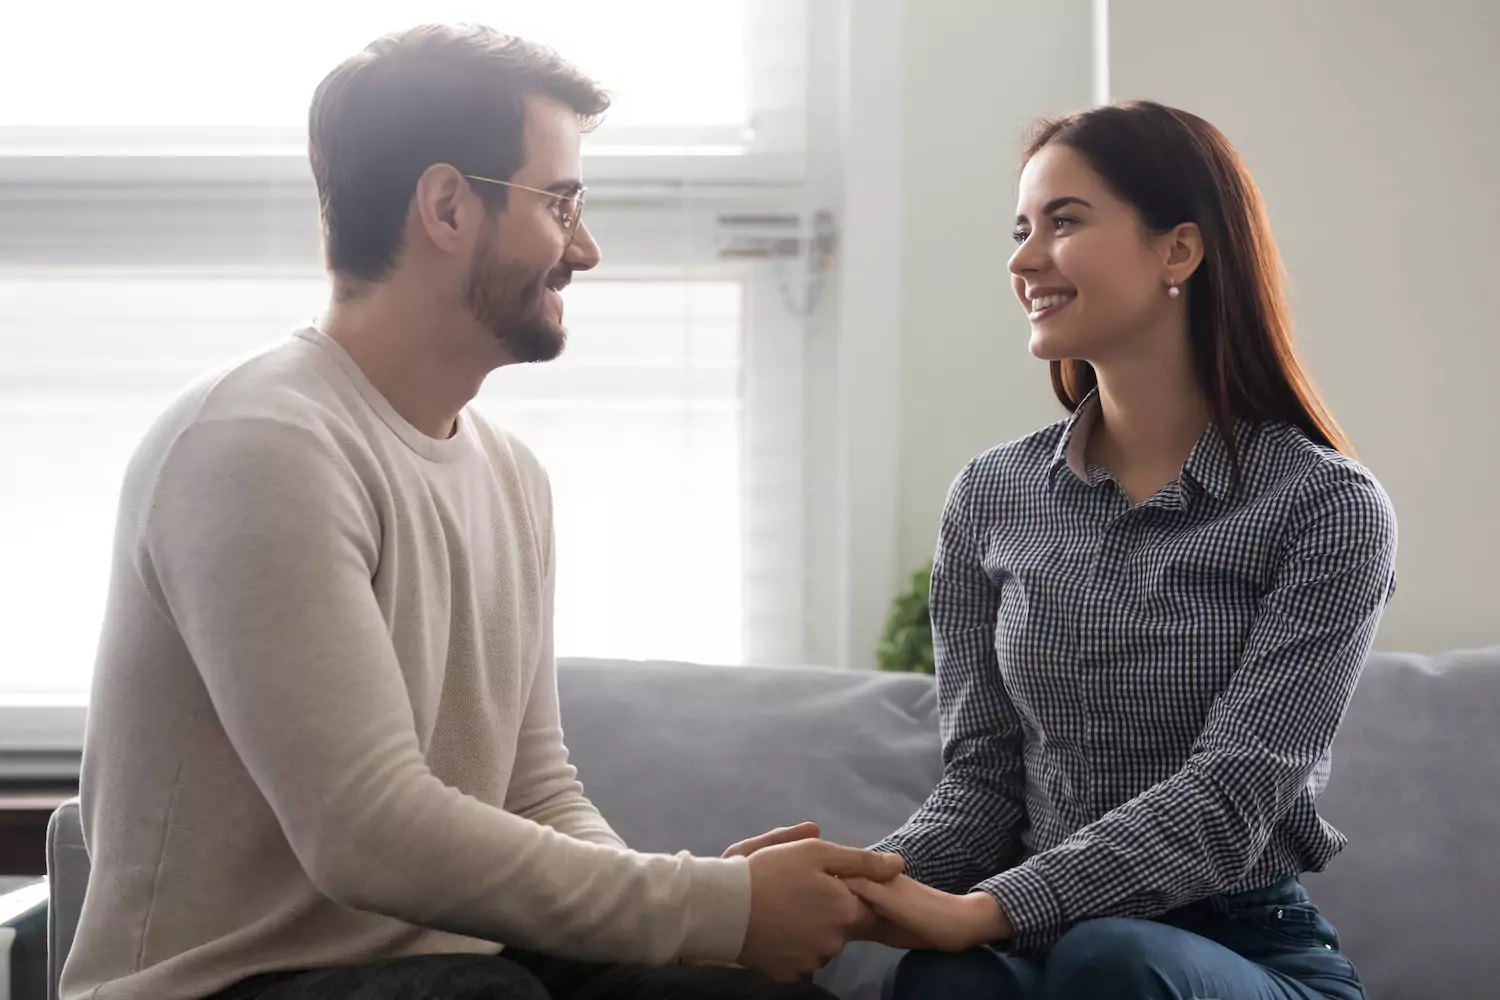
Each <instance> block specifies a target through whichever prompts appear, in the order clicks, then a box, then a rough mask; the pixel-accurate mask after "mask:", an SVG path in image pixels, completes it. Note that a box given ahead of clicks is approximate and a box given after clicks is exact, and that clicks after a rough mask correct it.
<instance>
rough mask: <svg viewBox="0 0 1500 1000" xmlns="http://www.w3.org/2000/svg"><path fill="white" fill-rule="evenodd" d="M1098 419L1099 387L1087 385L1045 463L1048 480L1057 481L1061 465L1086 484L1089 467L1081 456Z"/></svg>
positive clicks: (1053, 483)
mask: <svg viewBox="0 0 1500 1000" xmlns="http://www.w3.org/2000/svg"><path fill="white" fill-rule="evenodd" d="M1098 421H1099V390H1098V389H1097V388H1095V389H1090V390H1089V394H1088V395H1087V396H1085V397H1083V402H1081V403H1079V404H1078V406H1077V407H1076V408H1075V409H1074V410H1073V415H1072V416H1071V417H1069V418H1068V422H1067V424H1066V425H1064V427H1063V433H1062V439H1061V440H1059V441H1058V442H1057V448H1056V450H1054V451H1053V452H1052V462H1051V464H1050V465H1049V466H1048V467H1047V477H1048V484H1049V485H1052V486H1055V485H1056V484H1057V477H1058V474H1059V473H1061V472H1062V471H1063V470H1064V469H1066V470H1067V471H1069V472H1071V473H1072V474H1073V475H1074V477H1075V478H1077V479H1078V481H1079V482H1081V483H1085V484H1088V483H1089V482H1090V480H1089V467H1088V461H1087V460H1086V459H1085V458H1084V452H1085V450H1086V449H1087V448H1088V443H1089V433H1090V432H1091V431H1092V430H1093V429H1094V424H1096V423H1098Z"/></svg>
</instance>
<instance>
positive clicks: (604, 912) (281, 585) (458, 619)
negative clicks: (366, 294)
mask: <svg viewBox="0 0 1500 1000" xmlns="http://www.w3.org/2000/svg"><path fill="white" fill-rule="evenodd" d="M552 548H553V547H552V524H551V498H550V494H549V491H548V484H547V479H546V476H545V473H544V472H543V470H542V469H541V467H540V466H539V465H538V463H537V461H536V459H535V458H534V457H533V456H532V455H531V454H530V453H529V452H528V451H527V450H526V449H525V448H524V447H523V446H522V445H520V444H519V443H518V442H517V441H515V440H514V439H512V438H511V437H509V436H508V435H506V434H505V433H504V432H502V431H499V430H497V429H495V428H494V427H492V426H491V425H489V424H487V423H486V422H485V420H484V419H483V418H482V417H481V416H479V415H478V414H477V413H475V412H474V411H473V410H472V409H470V410H466V411H465V412H464V414H463V415H462V417H461V418H460V421H459V427H458V430H457V433H456V434H455V435H454V436H453V437H452V438H450V439H448V440H444V441H438V440H434V439H432V438H429V437H426V436H425V435H423V434H422V433H420V432H419V431H417V430H416V429H415V428H413V427H412V426H411V425H409V424H408V423H406V422H405V421H404V420H402V419H401V417H400V416H399V415H398V414H397V413H396V412H395V411H394V410H393V409H392V408H391V406H390V405H389V404H388V403H387V402H386V401H385V400H384V399H383V398H382V397H381V396H380V394H379V393H378V392H376V391H375V389H374V387H373V386H372V385H371V384H370V383H369V382H368V380H366V379H365V378H364V376H363V374H362V373H361V372H360V370H359V368H358V367H357V366H356V365H355V364H354V362H353V360H352V359H351V358H350V357H349V355H348V354H347V353H345V352H344V351H343V350H342V348H340V347H339V346H338V345H337V344H336V343H334V342H333V341H332V340H330V339H328V338H327V337H325V336H323V335H322V334H321V333H318V332H317V331H314V330H306V331H302V332H300V333H298V334H297V335H296V336H294V337H292V338H291V339H290V340H288V341H287V342H285V343H284V344H282V345H280V346H277V347H275V348H273V349H271V350H269V351H267V352H265V353H263V354H260V355H258V356H256V357H254V358H251V359H249V360H247V361H245V362H242V363H240V364H238V365H236V366H235V367H233V368H232V369H230V370H229V371H228V372H226V373H221V374H220V375H218V376H216V377H215V378H213V379H211V380H207V381H205V382H203V383H201V384H199V385H198V386H196V387H194V388H193V389H192V390H190V391H189V392H187V393H186V394H185V395H183V396H182V397H181V398H180V399H179V400H178V401H177V402H176V403H175V404H173V405H172V407H171V408H170V409H169V410H168V411H167V412H166V413H165V415H164V416H163V417H162V418H161V419H160V420H159V421H158V422H157V423H156V425H155V426H154V427H153V428H152V430H151V431H150V432H149V433H148V435H147V436H146V439H145V441H144V442H143V443H142V445H141V447H140V449H139V451H138V452H137V454H136V456H135V458H134V460H133V462H132V463H131V465H130V468H129V470H128V472H127V474H126V479H125V484H124V490H123V494H122V496H121V501H120V517H119V523H118V529H117V535H116V540H115V551H114V569H113V575H112V579H111V583H110V594H109V602H108V611H107V614H106V620H105V624H104V630H103V635H102V638H101V642H100V652H99V660H98V664H97V669H96V673H95V678H94V691H93V699H92V702H91V706H90V712H89V723H88V735H87V739H86V745H85V749H84V765H83V779H82V795H83V820H84V830H85V837H86V839H87V843H88V848H89V852H90V855H91V857H92V860H93V872H92V875H91V877H90V881H89V886H88V896H87V900H86V902H85V903H84V907H83V915H82V920H81V923H80V925H79V928H78V937H77V941H76V943H75V945H74V948H73V951H72V953H71V955H70V956H69V958H68V962H67V966H66V968H65V970H64V974H63V993H64V996H65V997H67V998H69V1000H77V998H82V997H97V998H99V1000H115V998H121V1000H123V998H142V1000H145V998H150V1000H189V998H198V997H203V996H206V995H208V994H210V993H213V992H214V991H217V990H219V989H221V988H223V987H225V986H228V985H230V984H231V983H234V982H236V981H238V980H240V979H242V978H244V977H246V976H249V975H252V974H255V973H258V972H262V971H266V970H272V969H287V968H307V967H314V966H326V965H341V964H349V963H357V962H366V961H370V960H374V959H382V958H389V957H394V956H402V955H414V954H422V953H431V952H494V951H497V950H498V948H499V947H500V945H501V944H511V945H515V946H518V947H525V948H528V949H537V950H541V951H546V952H551V953H554V954H559V955H565V956H574V957H580V958H590V959H614V960H636V961H646V962H662V961H666V960H669V959H671V958H673V957H675V956H680V955H690V956H696V957H704V958H719V959H733V958H735V957H736V955H737V953H738V952H739V950H740V948H741V946H742V943H743V938H744V934H745V929H746V926H747V923H748V920H749V908H750V882H749V871H748V867H747V866H746V864H745V862H744V861H743V860H733V861H725V860H719V859H709V858H694V857H690V856H687V855H679V856H675V857H671V856H664V855H646V854H639V853H635V852H632V851H629V850H627V849H626V848H625V846H624V845H623V844H622V843H621V842H620V840H619V838H618V837H616V835H615V834H614V832H613V831H612V830H611V829H610V827H609V826H608V824H607V823H605V821H604V820H603V818H601V817H600V815H599V813H598V811H597V810H596V809H595V808H594V806H593V805H592V804H591V803H590V802H589V801H588V800H587V799H586V798H584V795H583V790H582V788H581V786H580V785H579V782H578V780H577V776H576V773H575V771H574V769H573V767H572V766H570V765H569V763H568V759H567V751H566V749H565V748H564V746H563V738H562V730H561V727H560V724H559V721H558V704H557V686H556V677H555V673H554V668H553V656H552V593H553V550H552Z"/></svg>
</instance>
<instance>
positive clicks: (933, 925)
mask: <svg viewBox="0 0 1500 1000" xmlns="http://www.w3.org/2000/svg"><path fill="white" fill-rule="evenodd" d="M845 882H846V883H847V884H848V886H849V888H850V889H851V890H852V891H853V892H854V894H855V895H856V896H858V897H859V898H860V899H863V900H864V901H865V903H866V905H868V906H869V907H870V909H871V910H872V911H874V913H875V915H876V916H877V917H879V918H881V921H882V922H883V923H885V924H888V925H891V926H892V927H894V928H895V929H896V930H898V931H899V932H901V937H900V939H901V940H902V942H903V943H901V944H898V945H895V946H896V947H903V948H911V947H921V948H934V949H936V950H938V951H967V950H968V949H970V948H973V947H976V946H978V945H981V944H987V943H989V942H991V941H1002V940H1004V939H1006V938H1008V937H1010V936H1011V934H1012V928H1011V926H1010V921H1009V920H1008V919H1006V916H1005V913H1004V911H1002V910H1001V908H1000V904H999V902H998V901H997V900H996V899H995V898H994V897H993V896H991V895H990V894H989V893H986V892H971V893H969V894H968V895H962V896H960V895H955V894H954V893H951V892H943V891H942V890H940V889H934V888H932V887H931V886H926V885H923V884H922V883H921V882H918V881H916V880H915V879H912V878H909V877H908V876H906V875H898V876H896V878H894V879H892V880H891V881H889V882H872V881H870V880H869V879H862V878H851V879H845ZM877 929H878V928H877ZM873 940H882V938H873ZM911 941H915V942H918V943H916V944H911V943H905V942H911ZM885 943H887V944H892V943H893V942H892V941H886V942H885Z"/></svg>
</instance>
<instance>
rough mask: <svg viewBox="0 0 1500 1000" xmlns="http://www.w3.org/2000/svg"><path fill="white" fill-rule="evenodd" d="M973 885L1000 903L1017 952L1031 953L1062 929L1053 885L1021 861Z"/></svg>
mask: <svg viewBox="0 0 1500 1000" xmlns="http://www.w3.org/2000/svg"><path fill="white" fill-rule="evenodd" d="M974 888H975V890H976V891H978V892H987V893H989V894H990V895H991V896H993V897H995V899H996V901H997V902H999V904H1000V908H1001V909H1002V910H1004V911H1005V916H1006V919H1008V920H1009V921H1010V925H1011V928H1012V933H1013V936H1012V938H1011V941H1012V944H1013V946H1014V948H1015V950H1016V951H1018V952H1022V953H1026V952H1032V951H1036V950H1038V949H1040V948H1041V947H1042V946H1044V945H1047V944H1050V943H1051V942H1052V940H1053V939H1054V938H1056V937H1057V936H1058V934H1059V933H1061V931H1062V929H1063V924H1064V922H1065V920H1066V916H1065V914H1064V913H1063V908H1062V903H1061V901H1059V900H1058V898H1057V893H1056V891H1054V890H1053V888H1052V884H1051V883H1050V882H1048V881H1047V879H1046V878H1045V877H1044V876H1042V875H1041V874H1039V873H1038V872H1036V871H1034V870H1033V869H1031V868H1029V867H1027V866H1026V865H1024V864H1022V865H1018V866H1017V867H1015V868H1011V869H1008V870H1006V871H1003V872H1001V873H1000V874H999V875H996V876H995V877H994V878H989V879H985V880H984V881H983V882H981V883H979V884H978V885H977V886H975V887H974Z"/></svg>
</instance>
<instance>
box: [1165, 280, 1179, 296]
mask: <svg viewBox="0 0 1500 1000" xmlns="http://www.w3.org/2000/svg"><path fill="white" fill-rule="evenodd" d="M1181 294H1182V289H1180V288H1178V287H1177V286H1176V285H1174V284H1172V283H1171V282H1170V281H1169V282H1167V295H1168V296H1169V297H1170V298H1174V299H1175V298H1177V297H1178V296H1180V295H1181Z"/></svg>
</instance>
